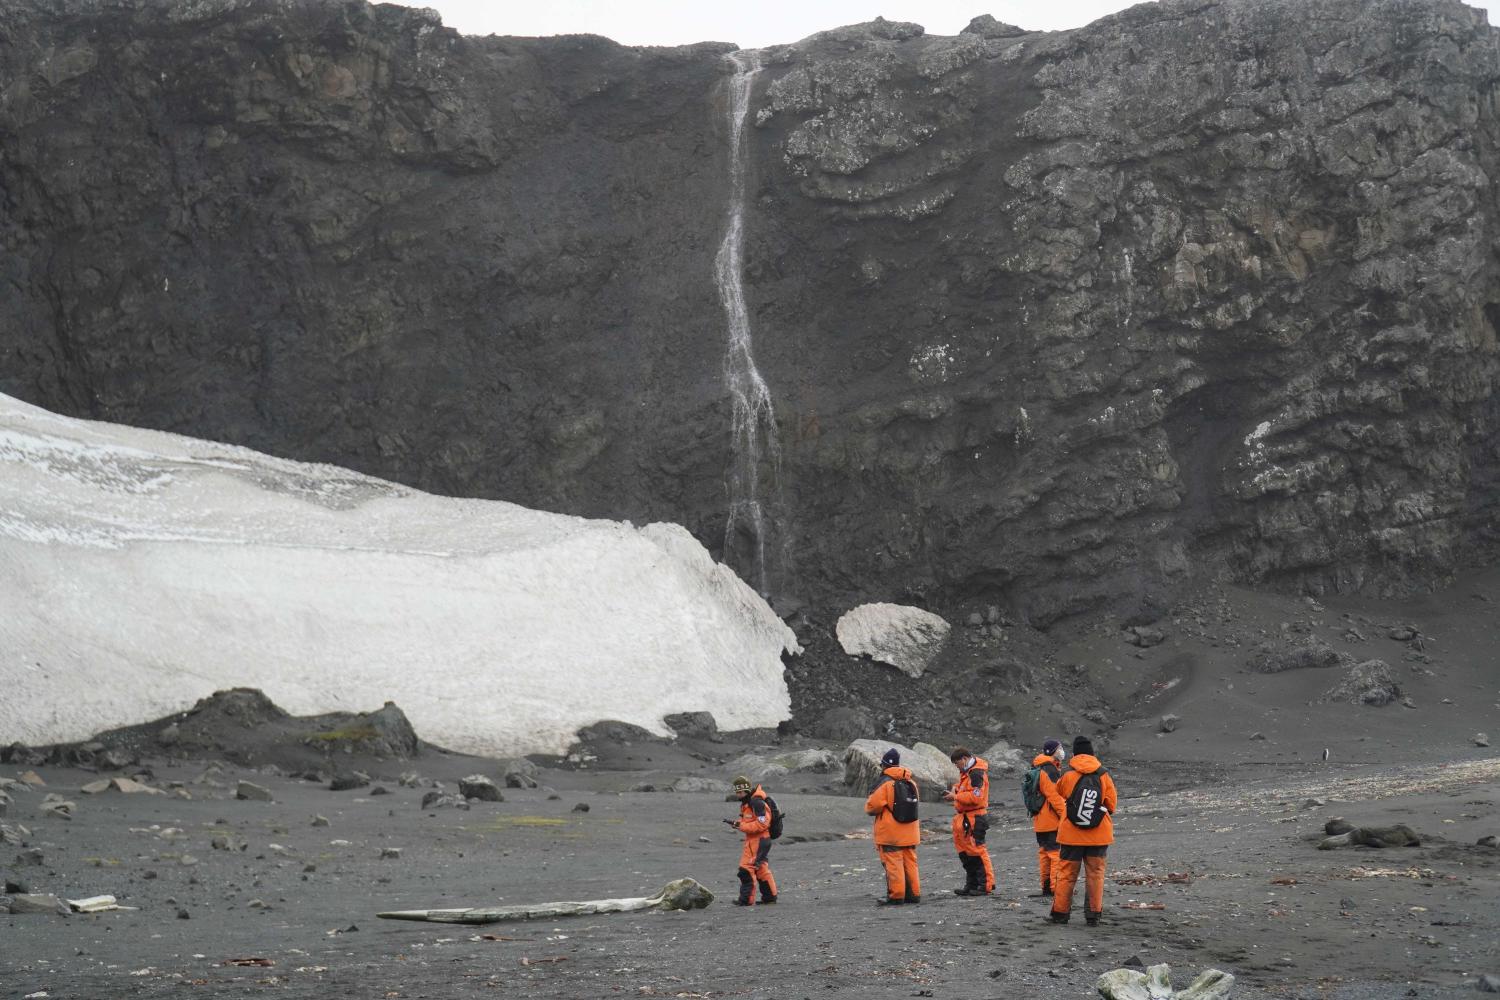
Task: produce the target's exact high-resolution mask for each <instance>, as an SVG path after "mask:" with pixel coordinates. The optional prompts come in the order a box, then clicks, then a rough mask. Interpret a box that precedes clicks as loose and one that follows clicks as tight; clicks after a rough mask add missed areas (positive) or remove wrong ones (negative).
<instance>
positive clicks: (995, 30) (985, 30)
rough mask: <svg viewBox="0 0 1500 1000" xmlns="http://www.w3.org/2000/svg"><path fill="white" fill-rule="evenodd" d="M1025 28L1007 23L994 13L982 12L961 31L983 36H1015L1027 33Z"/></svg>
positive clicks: (965, 33)
mask: <svg viewBox="0 0 1500 1000" xmlns="http://www.w3.org/2000/svg"><path fill="white" fill-rule="evenodd" d="M1026 33H1027V32H1026V29H1025V28H1018V27H1016V26H1015V25H1014V24H1006V23H1005V22H1004V21H997V20H995V16H994V15H993V14H980V15H979V16H978V17H976V18H974V19H973V20H971V21H970V22H969V24H968V26H967V27H965V28H964V29H963V31H961V32H960V34H964V35H978V36H979V37H981V38H1013V37H1015V36H1016V35H1024V34H1026Z"/></svg>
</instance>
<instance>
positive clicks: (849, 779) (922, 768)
mask: <svg viewBox="0 0 1500 1000" xmlns="http://www.w3.org/2000/svg"><path fill="white" fill-rule="evenodd" d="M890 749H895V750H896V752H897V753H899V754H900V755H901V766H902V767H905V768H907V769H909V770H910V771H911V773H912V777H913V779H914V780H915V781H916V783H917V790H918V792H919V793H920V794H921V797H922V798H923V799H924V800H927V801H940V800H941V799H942V794H943V792H945V791H946V790H947V789H948V788H949V787H951V786H952V785H953V784H954V783H955V782H957V781H958V768H956V767H954V766H953V762H952V761H950V760H949V759H948V755H947V754H945V753H943V751H941V750H939V749H938V748H937V747H935V746H932V745H931V744H929V743H918V744H916V745H915V746H913V747H906V746H902V745H901V744H899V743H892V742H888V741H885V740H855V741H854V742H853V743H851V744H849V747H848V749H847V750H845V751H844V785H845V786H847V787H849V788H852V789H854V790H855V791H856V792H859V793H862V794H868V793H869V791H870V790H871V789H872V788H874V787H875V784H876V782H878V781H879V780H880V778H881V773H882V771H883V770H884V768H882V767H881V764H880V759H881V757H883V756H884V755H885V752H886V751H887V750H890Z"/></svg>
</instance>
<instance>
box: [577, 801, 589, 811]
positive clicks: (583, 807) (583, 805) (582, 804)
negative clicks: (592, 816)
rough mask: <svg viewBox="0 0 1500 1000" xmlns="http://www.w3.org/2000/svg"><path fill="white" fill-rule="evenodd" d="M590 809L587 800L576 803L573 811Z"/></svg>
mask: <svg viewBox="0 0 1500 1000" xmlns="http://www.w3.org/2000/svg"><path fill="white" fill-rule="evenodd" d="M588 811H589V804H588V803H587V802H580V803H578V804H577V805H575V806H574V807H573V812H576V813H586V812H588Z"/></svg>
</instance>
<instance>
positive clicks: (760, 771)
mask: <svg viewBox="0 0 1500 1000" xmlns="http://www.w3.org/2000/svg"><path fill="white" fill-rule="evenodd" d="M843 767H844V758H843V755H842V754H839V753H836V752H835V751H832V750H823V749H819V748H814V749H808V750H790V751H787V752H785V753H777V754H771V755H765V754H745V755H743V756H740V757H736V758H735V759H733V760H731V761H729V762H728V763H727V764H725V765H724V773H725V774H726V775H728V776H731V777H732V776H733V775H736V774H743V775H745V777H747V778H749V779H750V780H751V781H753V782H755V783H756V784H765V783H772V784H774V783H776V782H780V781H784V780H787V779H788V778H789V776H791V775H808V774H814V775H826V774H837V773H840V772H842V770H843Z"/></svg>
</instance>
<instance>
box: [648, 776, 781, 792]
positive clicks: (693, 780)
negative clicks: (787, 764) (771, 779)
mask: <svg viewBox="0 0 1500 1000" xmlns="http://www.w3.org/2000/svg"><path fill="white" fill-rule="evenodd" d="M753 780H759V779H753ZM668 787H669V788H670V789H671V790H672V791H674V792H688V793H697V792H708V793H711V794H715V795H722V794H724V793H726V792H728V791H729V790H730V789H729V782H727V781H721V780H719V779H718V778H700V777H697V776H694V775H688V776H685V777H681V778H677V779H676V780H674V781H673V782H672V784H671V785H669V786H668Z"/></svg>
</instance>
